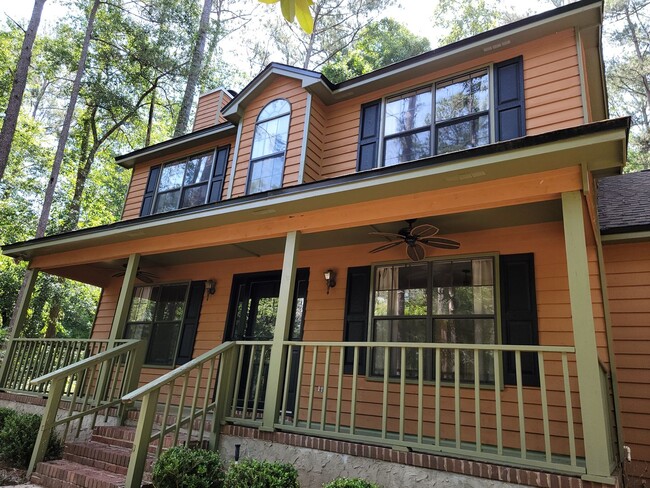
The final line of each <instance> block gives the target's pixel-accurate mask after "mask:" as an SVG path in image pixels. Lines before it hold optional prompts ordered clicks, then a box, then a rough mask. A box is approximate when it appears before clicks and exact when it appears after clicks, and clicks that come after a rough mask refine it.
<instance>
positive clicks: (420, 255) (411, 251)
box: [406, 242, 426, 262]
mask: <svg viewBox="0 0 650 488" xmlns="http://www.w3.org/2000/svg"><path fill="white" fill-rule="evenodd" d="M406 254H407V256H408V257H409V259H410V260H411V261H414V262H417V261H422V260H423V259H424V256H425V255H426V252H425V250H424V247H423V246H422V244H420V243H418V242H415V243H413V244H410V245H409V246H408V247H407V248H406Z"/></svg>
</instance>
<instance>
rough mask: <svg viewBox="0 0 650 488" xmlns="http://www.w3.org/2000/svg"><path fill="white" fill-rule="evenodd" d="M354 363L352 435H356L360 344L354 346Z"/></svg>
mask: <svg viewBox="0 0 650 488" xmlns="http://www.w3.org/2000/svg"><path fill="white" fill-rule="evenodd" d="M353 360H354V363H353V364H352V391H351V392H350V393H351V398H350V435H354V429H355V427H356V417H357V379H358V378H359V346H354V357H353Z"/></svg>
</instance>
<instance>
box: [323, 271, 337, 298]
mask: <svg viewBox="0 0 650 488" xmlns="http://www.w3.org/2000/svg"><path fill="white" fill-rule="evenodd" d="M323 274H324V275H325V286H326V287H327V294H328V295H329V294H330V288H334V287H335V286H336V271H334V270H333V269H328V270H327V271H325V273H323Z"/></svg>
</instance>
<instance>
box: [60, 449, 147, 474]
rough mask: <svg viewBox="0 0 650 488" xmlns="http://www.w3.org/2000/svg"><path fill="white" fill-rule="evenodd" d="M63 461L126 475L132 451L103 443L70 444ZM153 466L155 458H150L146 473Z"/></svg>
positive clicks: (64, 452) (64, 453)
mask: <svg viewBox="0 0 650 488" xmlns="http://www.w3.org/2000/svg"><path fill="white" fill-rule="evenodd" d="M63 459H66V460H68V461H73V462H76V463H79V464H83V465H85V466H92V467H94V468H96V469H101V470H104V471H109V472H111V473H117V474H126V472H127V469H128V467H129V460H130V459H131V449H130V448H128V447H120V446H113V445H109V444H105V443H103V442H92V441H90V442H70V443H68V444H66V445H65V449H64V451H63ZM152 464H153V456H150V457H149V459H148V460H147V463H146V464H145V471H151V466H152Z"/></svg>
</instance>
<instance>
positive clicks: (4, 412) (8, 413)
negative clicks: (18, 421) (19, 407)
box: [0, 407, 17, 430]
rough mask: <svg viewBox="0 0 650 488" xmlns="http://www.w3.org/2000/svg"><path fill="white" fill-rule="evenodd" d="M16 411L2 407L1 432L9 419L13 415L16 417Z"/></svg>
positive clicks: (0, 411) (0, 417)
mask: <svg viewBox="0 0 650 488" xmlns="http://www.w3.org/2000/svg"><path fill="white" fill-rule="evenodd" d="M16 413H17V412H16V411H15V410H12V409H10V408H5V407H0V430H2V428H3V427H4V426H5V422H6V421H7V418H8V417H10V416H11V415H16Z"/></svg>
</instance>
